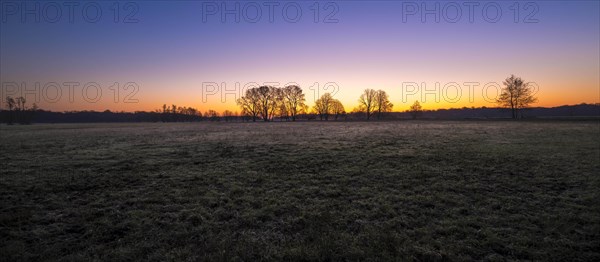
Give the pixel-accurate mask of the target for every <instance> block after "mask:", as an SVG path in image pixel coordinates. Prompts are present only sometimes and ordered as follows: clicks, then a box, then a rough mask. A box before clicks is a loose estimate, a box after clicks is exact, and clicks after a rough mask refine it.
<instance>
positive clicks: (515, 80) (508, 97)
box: [496, 75, 537, 119]
mask: <svg viewBox="0 0 600 262" xmlns="http://www.w3.org/2000/svg"><path fill="white" fill-rule="evenodd" d="M502 83H503V84H504V87H503V88H502V92H501V93H500V97H499V98H498V99H497V100H496V102H497V103H498V104H499V105H500V106H503V107H506V108H510V110H511V113H512V118H513V119H517V118H519V117H521V115H519V112H520V110H521V109H523V108H527V107H528V106H529V105H530V104H533V103H535V102H537V98H536V97H534V95H533V92H534V90H533V88H532V87H531V84H530V83H526V82H524V81H523V80H522V79H521V78H520V77H516V76H515V75H510V77H508V78H506V79H505V80H504V82H502Z"/></svg>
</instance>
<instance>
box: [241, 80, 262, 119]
mask: <svg viewBox="0 0 600 262" xmlns="http://www.w3.org/2000/svg"><path fill="white" fill-rule="evenodd" d="M258 98H259V97H258V88H251V89H248V90H246V94H245V95H244V96H243V97H241V98H240V99H238V100H237V101H236V102H237V104H238V106H240V107H241V109H242V114H243V115H246V116H250V117H252V121H253V122H256V119H257V118H258V114H259V110H260V104H259V100H258Z"/></svg>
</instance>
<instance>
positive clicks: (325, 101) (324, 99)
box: [314, 93, 335, 120]
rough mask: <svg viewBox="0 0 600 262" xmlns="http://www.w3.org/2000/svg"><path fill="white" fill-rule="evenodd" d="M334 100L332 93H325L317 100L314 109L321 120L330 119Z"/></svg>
mask: <svg viewBox="0 0 600 262" xmlns="http://www.w3.org/2000/svg"><path fill="white" fill-rule="evenodd" d="M334 100H335V99H333V97H332V96H331V94H330V93H325V94H323V95H322V96H321V97H320V98H319V99H317V101H315V106H314V110H315V112H316V113H317V114H318V115H319V118H320V119H321V120H323V119H325V120H329V114H331V111H332V108H333V101H334Z"/></svg>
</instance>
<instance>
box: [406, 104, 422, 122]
mask: <svg viewBox="0 0 600 262" xmlns="http://www.w3.org/2000/svg"><path fill="white" fill-rule="evenodd" d="M408 112H410V115H411V116H412V118H413V119H417V117H418V116H419V115H421V112H423V107H422V106H421V103H419V101H415V103H414V104H412V106H410V109H409V110H408Z"/></svg>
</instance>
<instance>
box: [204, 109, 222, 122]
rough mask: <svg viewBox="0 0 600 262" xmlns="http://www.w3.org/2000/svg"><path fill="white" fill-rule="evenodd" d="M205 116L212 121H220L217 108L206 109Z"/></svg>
mask: <svg viewBox="0 0 600 262" xmlns="http://www.w3.org/2000/svg"><path fill="white" fill-rule="evenodd" d="M204 116H206V117H207V118H208V119H209V120H210V121H219V113H217V111H215V110H212V109H209V110H208V111H206V113H204Z"/></svg>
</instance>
